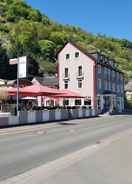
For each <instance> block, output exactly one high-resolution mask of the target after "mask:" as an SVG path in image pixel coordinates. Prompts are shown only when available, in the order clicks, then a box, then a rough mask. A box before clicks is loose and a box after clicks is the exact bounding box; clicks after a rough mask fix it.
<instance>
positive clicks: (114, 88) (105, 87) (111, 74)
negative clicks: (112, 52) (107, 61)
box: [96, 64, 124, 111]
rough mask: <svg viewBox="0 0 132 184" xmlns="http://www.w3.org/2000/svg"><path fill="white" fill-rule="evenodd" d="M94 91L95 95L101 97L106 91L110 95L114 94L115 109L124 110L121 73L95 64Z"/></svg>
mask: <svg viewBox="0 0 132 184" xmlns="http://www.w3.org/2000/svg"><path fill="white" fill-rule="evenodd" d="M100 81H101V82H100ZM100 83H101V84H100ZM96 91H97V95H103V94H105V93H106V92H107V91H108V92H109V93H111V94H115V95H116V98H115V101H116V107H117V109H118V110H119V111H122V110H124V78H123V74H122V73H120V72H118V71H115V70H114V69H110V68H109V67H106V66H103V65H101V64H97V65H96ZM102 103H103V102H102ZM102 107H103V105H102Z"/></svg>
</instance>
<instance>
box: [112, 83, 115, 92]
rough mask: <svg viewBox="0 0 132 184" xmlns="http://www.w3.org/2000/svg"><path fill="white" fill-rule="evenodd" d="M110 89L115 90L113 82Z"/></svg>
mask: <svg viewBox="0 0 132 184" xmlns="http://www.w3.org/2000/svg"><path fill="white" fill-rule="evenodd" d="M112 90H113V91H115V83H113V84H112Z"/></svg>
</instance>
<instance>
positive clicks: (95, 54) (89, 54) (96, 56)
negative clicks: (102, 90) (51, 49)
mask: <svg viewBox="0 0 132 184" xmlns="http://www.w3.org/2000/svg"><path fill="white" fill-rule="evenodd" d="M68 43H69V44H71V45H73V46H74V47H75V48H77V49H78V50H80V51H81V52H82V53H83V54H85V55H86V56H87V57H89V58H91V59H92V60H93V61H95V62H96V63H98V61H99V56H103V57H105V58H107V59H108V60H110V61H113V62H115V60H114V59H110V58H108V57H107V56H105V55H104V54H101V53H99V52H97V51H94V52H90V51H89V50H88V49H85V48H84V47H82V46H80V45H78V44H76V43H74V42H67V43H66V44H65V45H64V46H63V47H62V48H61V49H60V50H59V51H58V52H57V55H58V54H59V53H60V52H61V51H62V50H63V49H64V48H65V46H66V45H67V44H68ZM99 64H101V65H103V66H104V67H109V68H111V69H113V70H115V71H117V72H119V73H122V74H123V72H121V71H120V70H119V69H118V68H114V67H112V66H110V65H108V64H105V63H99Z"/></svg>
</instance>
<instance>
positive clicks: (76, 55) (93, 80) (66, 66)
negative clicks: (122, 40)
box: [58, 42, 124, 112]
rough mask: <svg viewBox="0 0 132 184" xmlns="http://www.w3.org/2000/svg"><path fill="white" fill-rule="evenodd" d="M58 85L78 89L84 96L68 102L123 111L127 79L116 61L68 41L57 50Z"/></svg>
mask: <svg viewBox="0 0 132 184" xmlns="http://www.w3.org/2000/svg"><path fill="white" fill-rule="evenodd" d="M58 78H59V88H60V89H69V90H72V91H75V92H79V93H80V94H81V96H85V98H84V99H65V100H64V103H66V104H67V105H71V106H74V105H81V106H89V107H91V108H97V109H98V110H99V111H100V112H105V111H110V110H113V109H116V110H117V111H120V112H121V111H123V110H124V79H123V74H122V73H121V72H120V71H119V70H118V69H117V66H116V65H115V63H114V61H112V60H110V59H109V58H106V57H105V56H103V55H101V54H99V53H88V51H87V50H85V49H83V48H81V47H80V46H77V45H76V44H74V43H70V42H69V43H67V44H65V46H64V47H63V48H62V49H61V50H60V51H59V53H58Z"/></svg>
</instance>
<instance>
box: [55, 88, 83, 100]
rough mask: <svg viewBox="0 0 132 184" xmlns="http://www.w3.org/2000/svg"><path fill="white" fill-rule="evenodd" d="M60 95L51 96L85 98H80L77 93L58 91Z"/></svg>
mask: <svg viewBox="0 0 132 184" xmlns="http://www.w3.org/2000/svg"><path fill="white" fill-rule="evenodd" d="M59 92H60V94H57V95H53V97H54V98H85V97H84V96H81V95H80V94H79V93H78V92H75V91H71V90H59Z"/></svg>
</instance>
